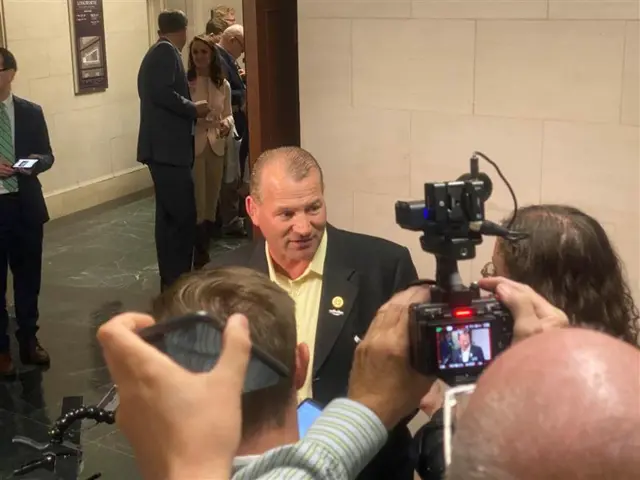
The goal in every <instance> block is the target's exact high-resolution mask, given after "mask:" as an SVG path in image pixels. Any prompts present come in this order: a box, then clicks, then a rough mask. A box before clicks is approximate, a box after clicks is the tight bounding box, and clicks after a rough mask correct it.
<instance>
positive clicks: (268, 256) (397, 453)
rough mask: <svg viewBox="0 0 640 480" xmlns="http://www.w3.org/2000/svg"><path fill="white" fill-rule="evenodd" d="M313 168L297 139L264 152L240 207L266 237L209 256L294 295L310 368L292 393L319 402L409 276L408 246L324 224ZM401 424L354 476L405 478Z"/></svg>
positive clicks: (340, 390)
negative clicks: (261, 274) (243, 268)
mask: <svg viewBox="0 0 640 480" xmlns="http://www.w3.org/2000/svg"><path fill="white" fill-rule="evenodd" d="M323 192H324V184H323V180H322V171H321V169H320V166H319V165H318V162H317V161H316V160H315V159H314V158H313V156H312V155H311V154H310V153H309V152H307V151H305V150H303V149H301V148H299V147H282V148H278V149H275V150H271V151H268V152H265V153H263V154H262V155H261V156H260V158H259V159H258V160H257V161H256V164H255V165H254V170H253V175H252V181H251V194H250V195H249V197H247V201H246V206H247V211H248V212H249V215H250V216H251V220H252V221H253V223H254V225H256V226H257V227H258V228H259V229H260V231H261V232H262V235H263V236H264V239H265V240H261V241H258V242H256V243H254V244H252V245H247V246H245V247H241V248H239V249H237V250H235V251H233V252H230V253H228V254H225V255H222V256H219V257H217V258H214V260H213V261H212V262H211V263H210V264H209V267H217V266H223V265H239V266H246V267H250V268H254V269H256V270H258V271H261V272H264V273H266V274H268V275H269V277H270V278H271V280H273V281H274V282H276V283H277V284H278V285H280V287H282V288H283V289H284V290H286V291H287V292H288V293H289V294H290V295H291V296H292V297H293V299H294V300H295V302H296V323H297V334H298V342H304V343H306V344H307V345H308V346H309V349H310V364H311V371H310V372H308V375H307V382H306V383H305V385H304V386H303V388H302V389H301V390H300V391H299V400H303V399H304V398H307V397H312V398H314V399H315V400H316V401H318V402H320V403H322V404H327V403H328V402H329V401H331V400H332V399H334V398H336V397H342V396H345V395H346V393H347V385H348V380H349V371H350V366H351V363H352V360H353V353H354V350H355V347H356V344H357V342H358V341H359V340H358V339H359V338H362V337H363V336H364V335H365V334H366V331H367V328H368V327H369V324H370V323H371V321H372V320H373V318H374V317H375V314H376V311H377V310H378V308H380V307H381V306H382V305H383V304H384V303H385V302H386V301H387V300H389V298H390V297H391V296H392V295H393V294H394V293H395V292H397V291H400V290H404V289H405V288H406V287H407V286H408V285H409V283H411V282H412V281H414V280H416V279H417V273H416V269H415V267H414V265H413V262H412V261H411V256H410V255H409V251H408V250H407V249H406V248H404V247H401V246H400V245H397V244H394V243H392V242H389V241H387V240H383V239H380V238H375V237H370V236H367V235H361V234H357V233H352V232H347V231H344V230H340V229H337V228H335V227H332V226H331V225H328V224H327V221H326V208H325V202H324V195H323ZM411 454H412V447H411V436H410V434H409V431H408V429H407V427H406V422H405V423H404V424H402V425H400V426H399V427H398V428H396V429H395V430H394V431H392V432H391V433H390V436H389V442H388V443H387V446H386V447H385V448H384V449H383V450H382V452H381V453H380V454H379V455H378V456H377V457H376V459H375V460H374V461H373V462H372V463H371V464H370V465H369V466H368V467H367V468H366V469H365V471H364V472H363V473H362V475H361V477H360V478H363V479H378V478H379V479H385V480H389V479H402V480H405V479H406V480H412V479H413V466H414V461H413V458H412V456H411Z"/></svg>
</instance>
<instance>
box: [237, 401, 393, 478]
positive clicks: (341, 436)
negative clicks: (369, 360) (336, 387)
mask: <svg viewBox="0 0 640 480" xmlns="http://www.w3.org/2000/svg"><path fill="white" fill-rule="evenodd" d="M386 441H387V430H386V428H385V427H384V425H383V424H382V422H381V421H380V419H379V418H378V417H377V416H376V415H375V414H374V413H373V412H372V411H371V410H369V409H368V408H367V407H365V406H364V405H361V404H359V403H357V402H354V401H352V400H348V399H346V398H342V399H337V400H334V401H333V402H331V403H330V404H329V405H327V407H326V408H325V409H324V410H323V412H322V415H320V417H318V419H317V420H316V421H315V423H314V424H313V425H312V426H311V428H310V429H309V430H308V432H307V434H306V435H305V437H304V438H303V439H302V440H300V441H299V442H298V443H294V444H291V445H284V446H282V447H278V448H274V449H273V450H269V451H268V452H266V453H264V454H263V455H261V456H259V457H256V458H255V460H253V461H252V462H251V463H249V464H248V465H246V466H241V465H238V464H236V465H237V466H236V471H235V472H234V475H233V477H232V480H311V479H316V480H318V479H326V480H329V479H330V480H343V479H344V480H348V479H352V478H355V477H356V476H357V475H358V473H360V471H361V470H362V469H363V468H364V467H365V466H366V465H367V464H368V463H369V462H370V461H371V460H372V459H373V457H374V456H375V455H376V454H377V453H378V451H379V450H380V449H381V448H382V447H383V445H384V444H385V442H386ZM240 458H242V457H240Z"/></svg>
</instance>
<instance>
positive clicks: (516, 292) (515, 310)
mask: <svg viewBox="0 0 640 480" xmlns="http://www.w3.org/2000/svg"><path fill="white" fill-rule="evenodd" d="M478 285H479V286H480V287H481V288H482V289H484V290H487V291H490V292H492V293H493V294H494V295H496V297H497V299H498V300H500V302H502V304H504V305H505V306H506V307H507V308H508V309H509V311H510V312H511V315H512V316H513V319H514V327H513V340H514V341H515V342H517V341H520V340H524V339H525V338H528V337H530V336H532V335H535V334H537V333H542V332H545V331H547V330H550V329H553V328H564V327H567V326H569V319H568V318H567V315H566V314H565V313H564V312H563V311H562V310H560V309H559V308H556V307H554V306H553V305H551V304H550V303H549V302H547V301H546V300H545V299H544V298H542V296H540V295H538V294H537V293H536V292H534V291H533V289H532V288H531V287H529V286H527V285H523V284H521V283H518V282H514V281H513V280H509V279H508V278H504V277H491V278H483V279H482V280H480V281H479V282H478Z"/></svg>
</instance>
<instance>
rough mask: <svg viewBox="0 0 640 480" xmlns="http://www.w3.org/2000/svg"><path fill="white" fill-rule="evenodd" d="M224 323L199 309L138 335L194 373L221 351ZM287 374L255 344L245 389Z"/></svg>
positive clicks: (271, 382) (210, 365)
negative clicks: (196, 311)
mask: <svg viewBox="0 0 640 480" xmlns="http://www.w3.org/2000/svg"><path fill="white" fill-rule="evenodd" d="M224 327H225V322H224V321H222V320H221V319H219V318H215V317H213V316H211V315H209V314H208V313H206V312H198V313H194V314H190V315H185V316H183V317H179V318H175V319H170V320H167V321H163V322H160V323H157V324H155V325H152V326H151V327H148V328H145V329H143V330H141V331H140V332H139V334H140V337H142V338H143V339H144V340H146V341H147V342H149V343H150V344H151V345H153V346H154V347H156V348H157V349H158V350H160V351H161V352H163V353H165V354H166V355H168V356H169V357H171V359H173V360H174V361H175V362H176V363H177V364H178V365H181V366H182V367H183V368H185V369H187V370H190V371H192V372H196V373H202V372H209V371H211V370H212V369H213V368H214V367H215V366H216V364H217V363H218V359H219V358H220V354H221V352H222V332H223V331H224ZM289 376H290V372H289V369H288V368H287V367H286V366H285V365H284V364H283V363H282V362H280V361H278V360H276V359H275V358H273V357H272V356H271V355H269V354H268V353H267V352H265V351H264V350H263V349H261V348H259V347H258V346H257V345H252V346H251V357H250V360H249V366H248V368H247V374H246V375H245V381H244V392H245V393H247V392H253V391H256V390H261V389H263V388H268V387H272V386H274V385H276V384H278V383H280V382H281V381H282V380H283V379H285V378H288V377H289Z"/></svg>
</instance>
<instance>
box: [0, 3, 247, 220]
mask: <svg viewBox="0 0 640 480" xmlns="http://www.w3.org/2000/svg"><path fill="white" fill-rule="evenodd" d="M3 3H4V14H5V23H6V33H7V46H8V48H9V49H10V50H11V51H12V52H13V53H14V54H15V55H16V58H17V60H18V65H19V72H18V75H17V77H16V80H15V84H14V91H15V93H16V95H19V96H23V97H25V98H27V99H29V100H32V101H34V102H36V103H39V104H40V105H42V107H43V108H44V111H45V116H46V119H47V124H48V126H49V133H50V135H51V143H52V146H53V150H54V153H55V155H56V164H55V166H54V168H53V169H52V170H51V171H49V172H47V173H46V174H44V175H43V176H42V177H41V180H42V183H43V187H44V191H45V194H46V196H47V204H48V205H49V210H50V213H51V215H52V216H53V217H59V216H62V215H66V214H69V213H73V212H75V211H78V210H82V209H85V208H89V207H91V206H94V205H97V204H100V203H103V202H105V201H108V200H111V199H114V198H118V197H120V196H123V195H126V194H128V193H132V192H135V191H138V190H140V189H142V188H147V187H149V186H150V185H151V182H150V178H149V174H148V173H147V171H146V169H144V168H141V166H140V165H139V164H138V163H137V162H136V161H135V159H136V141H137V134H138V121H139V112H138V109H139V103H138V94H137V86H136V77H137V74H138V67H139V65H140V61H141V60H142V57H143V56H144V54H145V52H146V51H147V49H148V47H149V43H150V42H151V41H154V40H155V38H156V33H155V31H156V28H157V27H156V15H157V13H159V12H160V11H161V10H162V8H164V7H167V8H181V9H183V10H184V11H185V12H187V14H188V16H189V20H190V29H189V33H190V35H195V34H198V33H202V32H204V29H205V24H206V22H207V20H208V19H209V11H210V9H211V8H213V7H215V6H216V5H218V4H219V3H221V2H220V1H218V0H149V1H147V0H103V6H104V17H105V30H106V47H107V66H108V72H109V88H108V90H107V91H106V92H103V93H95V94H91V95H83V96H76V95H75V94H74V84H73V69H72V56H71V34H70V28H69V7H68V3H69V2H68V1H67V0H3ZM229 4H230V5H232V6H235V7H237V8H238V14H237V17H238V19H239V20H241V19H242V1H241V0H234V1H232V2H230V3H229ZM149 7H151V8H149ZM148 12H151V18H150V17H149V14H148Z"/></svg>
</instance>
